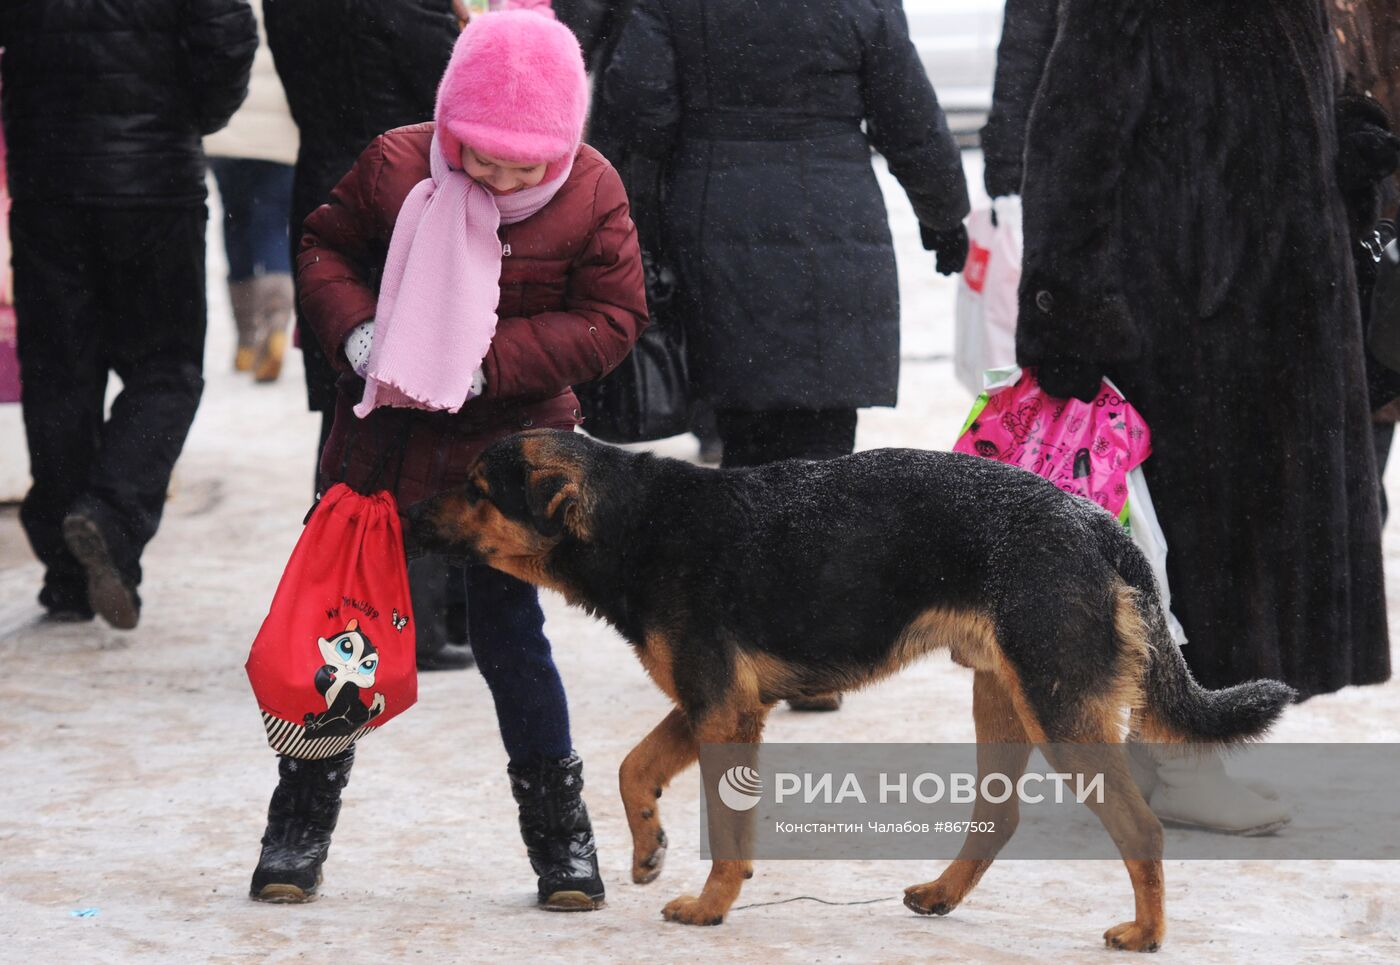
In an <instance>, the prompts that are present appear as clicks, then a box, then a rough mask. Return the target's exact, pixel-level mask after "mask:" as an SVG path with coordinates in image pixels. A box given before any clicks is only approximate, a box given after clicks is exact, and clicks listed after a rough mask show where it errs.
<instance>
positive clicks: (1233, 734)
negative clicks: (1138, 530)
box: [1114, 524, 1296, 744]
mask: <svg viewBox="0 0 1400 965" xmlns="http://www.w3.org/2000/svg"><path fill="white" fill-rule="evenodd" d="M1115 525H1116V524H1115ZM1117 569H1118V573H1119V575H1120V576H1121V577H1122V578H1123V580H1124V582H1125V583H1126V584H1127V585H1126V586H1122V587H1119V590H1118V599H1117V600H1116V601H1115V604H1116V606H1115V612H1114V626H1115V630H1116V632H1117V635H1118V638H1119V640H1120V642H1121V643H1122V644H1123V645H1124V646H1125V647H1126V648H1127V650H1128V652H1136V653H1139V654H1141V655H1142V657H1143V674H1142V699H1141V703H1140V706H1139V708H1138V711H1137V714H1136V715H1135V717H1136V725H1137V737H1138V738H1139V739H1140V740H1144V741H1148V742H1153V743H1185V742H1192V741H1200V742H1210V743H1221V744H1228V743H1235V742H1240V741H1247V740H1251V739H1253V738H1257V737H1262V736H1263V735H1264V733H1265V732H1266V731H1268V729H1269V728H1270V727H1271V726H1272V725H1273V724H1274V722H1275V721H1276V720H1278V718H1279V715H1280V714H1282V713H1283V708H1284V707H1286V706H1287V705H1288V704H1289V703H1290V702H1291V701H1292V700H1293V698H1294V697H1295V696H1296V693H1295V692H1294V690H1293V688H1292V687H1289V686H1287V685H1286V684H1282V683H1279V682H1278V681H1277V680H1252V681H1250V682H1249V683H1245V684H1238V685H1236V686H1234V687H1227V688H1225V689H1224V690H1207V689H1206V688H1204V687H1202V686H1201V685H1200V684H1199V683H1197V682H1196V678H1195V677H1193V676H1191V670H1190V668H1189V667H1187V666H1186V660H1185V658H1184V657H1182V655H1181V648H1180V647H1178V646H1177V645H1176V641H1175V640H1173V639H1172V636H1171V631H1170V630H1168V629H1167V621H1166V617H1165V614H1164V612H1163V608H1162V602H1161V595H1160V594H1159V593H1158V591H1157V581H1156V578H1155V577H1154V576H1153V573H1152V567H1151V566H1150V565H1149V564H1148V562H1147V558H1146V557H1145V556H1143V555H1142V552H1141V551H1140V550H1138V548H1137V546H1136V545H1132V544H1131V543H1130V544H1129V545H1128V546H1127V547H1126V552H1123V553H1122V554H1121V556H1120V559H1119V560H1118V561H1117Z"/></svg>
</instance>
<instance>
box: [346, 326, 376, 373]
mask: <svg viewBox="0 0 1400 965" xmlns="http://www.w3.org/2000/svg"><path fill="white" fill-rule="evenodd" d="M373 345H374V319H372V318H371V319H368V320H366V321H363V322H361V323H360V324H358V325H356V326H355V327H354V328H352V329H350V334H349V335H347V336H345V357H346V359H348V360H349V362H350V368H352V369H354V370H355V374H356V375H358V376H359V377H360V378H364V377H365V371H366V370H367V369H368V368H369V350H370V348H371V347H373Z"/></svg>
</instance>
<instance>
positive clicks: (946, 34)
mask: <svg viewBox="0 0 1400 965" xmlns="http://www.w3.org/2000/svg"><path fill="white" fill-rule="evenodd" d="M1002 6H1003V0H904V13H905V15H906V16H907V17H908V18H909V34H910V36H911V37H912V38H913V40H914V46H915V47H916V48H917V49H918V51H919V59H920V60H922V61H923V63H924V69H925V70H926V71H928V76H929V80H931V81H933V89H934V90H935V91H936V92H937V93H938V101H939V103H940V104H942V105H943V110H944V111H945V112H946V113H947V115H948V124H949V126H950V127H951V128H952V129H953V133H954V134H957V135H958V136H959V140H970V139H973V138H974V136H975V135H976V133H977V131H978V130H979V129H980V128H981V127H982V125H983V124H984V123H986V120H987V112H988V111H989V110H990V109H991V106H992V81H993V79H994V78H995V76H996V67H997V43H998V42H999V41H1000V40H1001V16H1002ZM973 143H975V140H973Z"/></svg>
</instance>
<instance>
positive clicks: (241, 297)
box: [228, 278, 258, 372]
mask: <svg viewBox="0 0 1400 965" xmlns="http://www.w3.org/2000/svg"><path fill="white" fill-rule="evenodd" d="M256 282H257V279H255V278H248V279H245V280H244V281H231V282H229V283H228V300H229V302H230V303H231V304H232V305H233V324H234V327H235V328H236V329H237V331H238V349H237V350H236V351H235V352H234V354H233V370H234V371H235V372H251V371H252V370H253V357H254V355H256V354H257V342H258V325H257V310H256V305H257V293H256V290H255V285H256Z"/></svg>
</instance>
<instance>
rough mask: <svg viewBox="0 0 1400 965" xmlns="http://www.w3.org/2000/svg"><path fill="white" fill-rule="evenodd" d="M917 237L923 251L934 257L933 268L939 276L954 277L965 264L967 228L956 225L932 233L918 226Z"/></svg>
mask: <svg viewBox="0 0 1400 965" xmlns="http://www.w3.org/2000/svg"><path fill="white" fill-rule="evenodd" d="M919 237H920V238H921V239H922V240H923V243H924V250H925V251H931V252H933V253H934V255H935V256H936V261H935V262H934V264H935V266H936V267H937V269H938V273H939V274H940V275H956V274H957V273H958V272H960V271H962V270H963V265H965V264H966V263H967V226H966V225H958V226H957V227H956V228H950V229H949V230H947V231H934V230H933V229H931V228H926V227H924V226H923V225H919Z"/></svg>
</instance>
